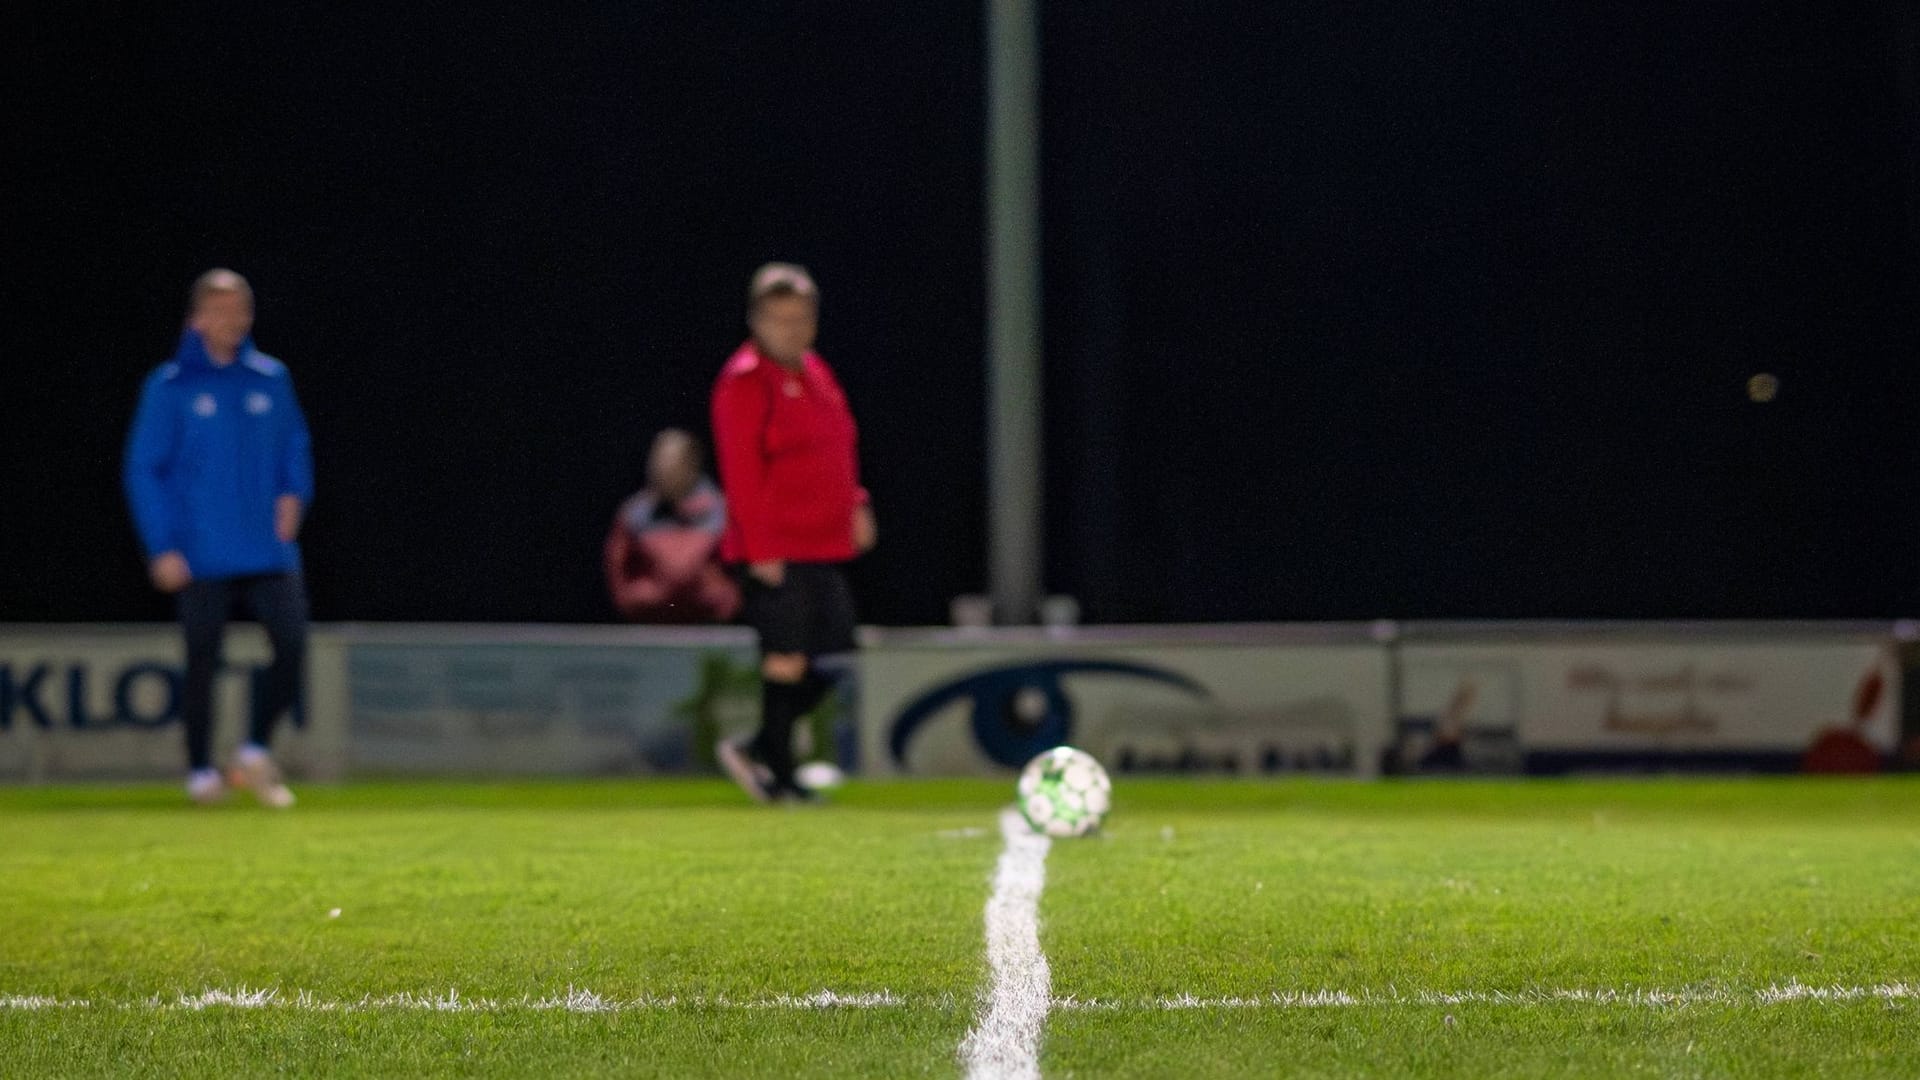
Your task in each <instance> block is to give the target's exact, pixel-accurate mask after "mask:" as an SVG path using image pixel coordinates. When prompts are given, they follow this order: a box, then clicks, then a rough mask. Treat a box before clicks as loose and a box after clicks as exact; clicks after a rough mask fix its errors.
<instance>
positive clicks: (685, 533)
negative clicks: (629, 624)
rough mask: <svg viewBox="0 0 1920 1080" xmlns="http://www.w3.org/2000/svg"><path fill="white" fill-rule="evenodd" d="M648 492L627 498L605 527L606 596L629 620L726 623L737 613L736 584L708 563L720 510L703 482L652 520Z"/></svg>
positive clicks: (653, 505) (653, 506)
mask: <svg viewBox="0 0 1920 1080" xmlns="http://www.w3.org/2000/svg"><path fill="white" fill-rule="evenodd" d="M658 508H659V502H658V500H657V499H656V498H655V497H654V495H653V493H652V492H651V491H643V492H641V493H640V494H638V495H635V496H634V497H633V498H631V499H628V500H627V501H626V502H625V503H624V504H622V505H621V507H620V512H619V513H618V514H616V515H614V519H613V527H612V528H610V529H608V530H607V543H606V553H605V560H606V571H607V591H608V593H609V594H610V595H611V596H612V597H613V606H614V607H615V608H616V609H618V610H619V612H620V614H621V615H622V616H624V617H626V618H628V619H632V620H634V621H636V622H653V623H701V622H726V621H727V620H729V619H731V618H733V616H734V613H735V612H737V611H739V610H740V587H739V586H738V585H735V584H734V583H733V579H732V578H731V577H729V576H727V572H726V571H725V570H723V569H721V568H720V565H719V563H718V562H717V561H716V559H715V555H716V554H717V549H718V548H719V546H720V534H721V529H722V527H723V522H724V521H725V520H726V514H727V512H726V508H725V506H724V505H723V504H722V502H721V499H720V493H719V492H718V491H716V490H714V487H713V485H712V484H711V483H710V482H708V481H707V480H705V479H702V480H701V481H700V486H699V487H698V488H696V489H695V490H694V493H693V494H692V495H691V496H689V497H688V498H686V499H683V500H681V502H680V504H679V505H678V506H676V507H674V508H673V511H674V512H673V513H672V514H671V515H669V516H666V517H662V516H660V515H659V509H658Z"/></svg>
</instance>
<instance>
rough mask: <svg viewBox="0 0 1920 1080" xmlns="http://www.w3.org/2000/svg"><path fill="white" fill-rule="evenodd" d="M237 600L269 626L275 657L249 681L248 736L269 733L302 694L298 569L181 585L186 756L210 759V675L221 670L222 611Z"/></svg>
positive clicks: (261, 739) (302, 595) (303, 618)
mask: <svg viewBox="0 0 1920 1080" xmlns="http://www.w3.org/2000/svg"><path fill="white" fill-rule="evenodd" d="M236 602H237V603H238V604H239V606H240V607H241V608H243V609H244V610H245V611H246V613H247V614H248V615H250V616H252V617H253V619H254V621H256V622H258V623H259V624H260V625H261V626H262V627H263V628H264V629H265V630H266V632H267V640H268V641H270V642H272V644H273V661H272V663H271V664H269V665H268V667H267V670H266V672H265V674H264V676H263V677H262V679H261V681H260V682H259V683H258V684H257V685H256V686H255V692H254V696H253V715H252V717H251V718H250V719H249V722H248V726H247V740H248V741H249V742H253V743H256V744H258V745H260V746H266V745H268V740H269V739H272V738H273V728H274V725H275V724H277V723H279V721H280V716H281V714H283V713H285V712H287V711H288V710H290V709H292V708H293V704H294V702H295V701H298V700H299V698H300V685H301V680H302V679H303V677H304V675H305V672H306V668H307V590H306V585H305V584H304V583H303V582H302V581H301V578H300V575H299V573H297V572H295V573H287V574H259V575H254V576H251V577H238V578H223V579H219V580H214V581H201V580H197V579H196V580H194V581H192V582H190V583H189V584H188V585H187V587H186V588H184V589H182V590H180V596H179V610H180V627H181V629H182V630H184V631H186V636H187V679H186V685H185V686H183V687H182V688H181V692H180V715H181V719H183V720H184V721H186V726H187V764H188V766H189V767H191V768H195V769H207V768H212V767H213V677H214V675H215V674H216V673H218V672H219V670H220V665H221V662H222V644H223V642H224V641H225V638H226V631H227V619H228V618H230V617H231V616H232V614H233V610H234V606H235V604H236Z"/></svg>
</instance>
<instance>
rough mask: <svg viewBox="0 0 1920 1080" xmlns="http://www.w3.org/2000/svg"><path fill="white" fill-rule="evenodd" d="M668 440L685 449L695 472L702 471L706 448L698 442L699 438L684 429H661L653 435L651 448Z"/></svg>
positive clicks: (705, 462)
mask: <svg viewBox="0 0 1920 1080" xmlns="http://www.w3.org/2000/svg"><path fill="white" fill-rule="evenodd" d="M669 439H672V440H673V441H675V442H678V443H679V444H681V445H682V446H683V447H685V448H686V452H687V458H688V459H689V460H691V461H692V462H693V467H694V470H695V471H699V470H700V469H704V468H705V467H706V464H707V448H706V445H705V444H703V443H702V442H701V441H700V436H698V435H695V434H694V433H693V432H691V431H688V430H687V429H685V428H675V427H670V428H662V429H661V430H660V431H659V432H658V433H657V434H655V435H654V437H653V446H655V447H657V446H659V445H660V444H661V443H664V442H666V441H667V440H669ZM649 449H651V448H649Z"/></svg>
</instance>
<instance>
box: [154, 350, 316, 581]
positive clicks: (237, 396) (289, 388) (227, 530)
mask: <svg viewBox="0 0 1920 1080" xmlns="http://www.w3.org/2000/svg"><path fill="white" fill-rule="evenodd" d="M124 479H125V482H126V489H127V502H128V505H129V506H130V507H131V508H132V510H133V521H134V525H135V527H136V528H137V529H138V530H139V533H140V542H141V544H142V546H144V547H145V548H146V551H147V558H149V559H152V558H153V557H155V556H157V555H162V554H165V553H166V552H169V551H178V552H179V553H180V554H181V555H183V556H185V557H186V560H187V567H188V569H190V570H191V571H192V572H193V576H194V577H195V578H197V579H203V580H204V579H213V580H217V579H222V578H233V577H240V576H243V575H247V574H271V573H280V572H285V571H291V570H298V569H299V568H300V548H299V545H298V544H294V543H282V542H281V541H280V538H279V537H278V536H276V535H274V501H275V500H276V499H277V498H278V497H279V496H281V495H295V496H298V497H299V499H300V503H301V505H302V506H308V505H311V504H312V502H313V449H312V444H311V441H310V440H309V438H308V435H307V421H306V417H304V416H302V415H301V413H300V403H299V402H298V401H297V400H295V399H294V396H293V379H292V377H291V376H289V375H288V374H287V369H286V367H285V366H284V365H282V364H281V363H280V361H278V360H275V359H274V358H273V357H271V356H268V355H267V354H265V353H263V352H261V351H259V350H258V349H255V348H254V347H253V340H252V339H251V338H249V339H248V340H247V341H246V342H244V343H242V344H241V346H240V349H239V351H238V353H236V354H235V356H234V360H233V363H231V364H226V365H224V366H223V365H219V364H215V363H214V362H213V358H212V357H210V356H208V355H207V347H206V343H205V342H203V341H202V340H201V339H200V335H199V334H198V333H195V332H194V331H192V330H188V331H186V332H185V333H183V334H181V335H180V348H179V349H178V350H176V351H175V352H174V354H173V359H172V360H170V361H168V362H167V363H165V364H162V365H160V367H159V368H158V369H156V370H155V371H154V372H153V374H151V375H149V376H148V377H147V381H146V385H145V386H144V387H143V388H142V389H141V392H140V407H139V410H138V411H137V412H135V413H134V417H133V429H132V431H131V432H130V433H129V434H128V437H127V453H126V461H125V469H124Z"/></svg>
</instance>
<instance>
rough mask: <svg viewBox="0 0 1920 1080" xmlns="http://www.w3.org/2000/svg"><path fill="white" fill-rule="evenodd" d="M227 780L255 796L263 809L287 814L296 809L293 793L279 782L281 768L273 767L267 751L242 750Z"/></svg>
mask: <svg viewBox="0 0 1920 1080" xmlns="http://www.w3.org/2000/svg"><path fill="white" fill-rule="evenodd" d="M227 780H228V782H230V783H231V784H233V786H234V787H237V788H240V789H241V790H243V791H251V792H253V797H254V798H256V799H259V800H260V805H261V806H267V807H272V808H273V809H275V810H285V809H286V808H288V807H289V806H292V805H293V802H294V799H293V792H292V791H290V790H288V788H287V785H286V784H285V783H284V782H283V781H282V780H281V779H280V766H278V765H275V764H274V763H273V758H271V757H269V756H267V752H266V751H265V750H261V749H258V748H256V747H251V746H243V747H241V748H240V752H239V753H238V754H235V755H234V758H233V767H232V768H230V769H228V770H227Z"/></svg>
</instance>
